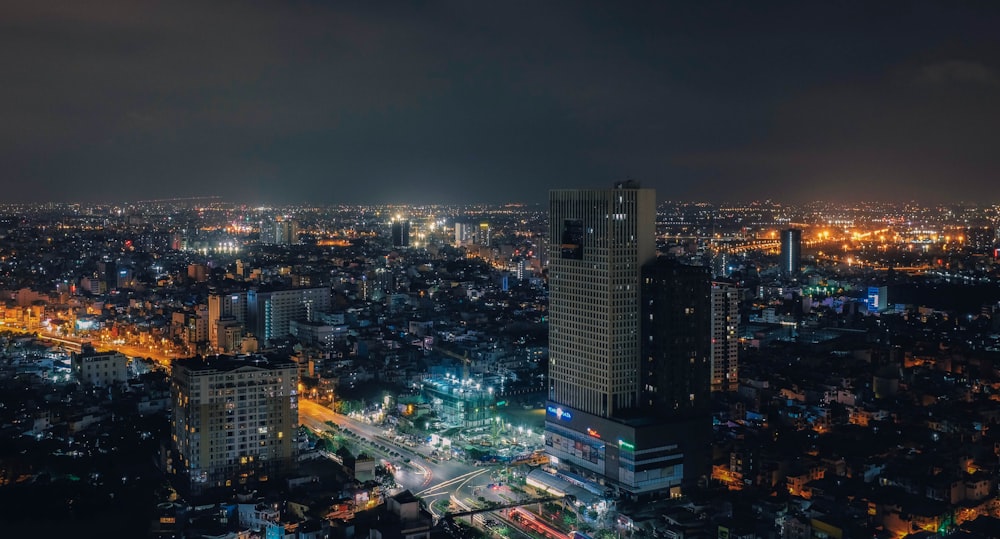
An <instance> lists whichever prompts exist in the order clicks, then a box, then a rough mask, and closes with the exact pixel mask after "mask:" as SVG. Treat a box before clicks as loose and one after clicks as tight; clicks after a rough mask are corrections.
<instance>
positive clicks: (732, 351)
mask: <svg viewBox="0 0 1000 539" xmlns="http://www.w3.org/2000/svg"><path fill="white" fill-rule="evenodd" d="M739 304H740V298H739V288H738V287H737V286H736V285H734V284H732V283H726V282H713V283H712V355H711V362H712V391H736V390H737V389H738V388H739V322H740V313H739Z"/></svg>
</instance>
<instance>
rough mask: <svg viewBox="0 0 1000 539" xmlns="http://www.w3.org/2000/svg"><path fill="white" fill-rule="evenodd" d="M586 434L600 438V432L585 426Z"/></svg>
mask: <svg viewBox="0 0 1000 539" xmlns="http://www.w3.org/2000/svg"><path fill="white" fill-rule="evenodd" d="M587 434H589V435H591V436H593V437H594V438H600V437H601V433H599V432H597V431H596V430H594V429H592V428H590V427H587Z"/></svg>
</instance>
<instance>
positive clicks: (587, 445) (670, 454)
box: [545, 182, 685, 498]
mask: <svg viewBox="0 0 1000 539" xmlns="http://www.w3.org/2000/svg"><path fill="white" fill-rule="evenodd" d="M655 206H656V194H655V191H653V190H652V189H641V188H639V186H638V184H636V183H635V182H622V183H618V184H616V185H615V187H614V188H612V189H594V190H556V191H552V192H551V193H550V195H549V246H550V248H549V387H548V402H547V404H546V418H545V444H546V452H547V453H548V454H549V455H550V456H551V457H552V459H553V462H555V463H557V464H558V465H559V466H560V467H561V468H565V469H569V470H570V471H573V472H575V473H578V474H581V475H583V476H585V477H589V478H591V479H592V480H596V481H598V482H601V483H603V484H605V485H606V486H607V487H608V488H611V489H613V490H617V491H618V492H619V493H621V494H622V495H625V496H629V497H633V498H637V497H640V496H647V495H654V494H655V495H661V494H664V493H668V492H669V493H670V494H679V493H680V487H681V483H682V479H683V477H684V450H685V447H684V446H683V445H682V444H681V443H679V440H680V439H681V438H682V437H683V436H684V432H683V431H684V429H683V427H681V426H680V425H679V424H673V425H671V424H669V423H667V422H666V419H665V417H664V415H663V414H659V413H655V412H653V411H652V410H651V409H650V407H649V406H647V405H645V404H644V402H643V398H642V397H643V394H644V392H643V387H642V380H643V378H644V376H643V364H644V360H643V346H642V339H643V332H642V330H643V327H644V325H643V323H642V321H641V317H642V314H643V312H644V310H643V302H644V300H645V298H643V297H642V288H643V278H642V277H643V266H645V265H646V264H649V263H651V262H653V260H654V259H655V256H656V254H655V253H656V248H655V240H654V224H655V217H656V210H655Z"/></svg>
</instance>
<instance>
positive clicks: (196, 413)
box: [171, 356, 299, 492]
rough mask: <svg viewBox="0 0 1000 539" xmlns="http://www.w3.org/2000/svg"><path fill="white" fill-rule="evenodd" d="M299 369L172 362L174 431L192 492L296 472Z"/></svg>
mask: <svg viewBox="0 0 1000 539" xmlns="http://www.w3.org/2000/svg"><path fill="white" fill-rule="evenodd" d="M297 390H298V371H297V369H296V366H295V363H294V362H292V361H290V360H287V359H284V360H274V359H264V358H262V357H252V358H248V359H234V358H231V357H226V356H214V357H210V358H208V359H201V358H191V359H182V360H179V361H176V362H174V365H173V369H172V372H171V397H172V400H173V407H174V409H173V416H172V419H171V430H172V434H173V439H174V440H175V444H176V446H175V448H176V450H177V452H178V455H179V462H178V465H177V466H176V469H177V471H179V472H180V473H182V474H184V475H185V476H186V479H187V480H188V485H189V487H190V489H191V491H193V492H200V491H202V490H205V489H208V488H214V487H229V486H234V485H238V484H248V483H255V482H259V481H267V480H271V479H276V478H278V477H280V476H281V475H284V474H285V473H288V472H289V471H291V470H292V469H293V466H294V463H295V454H296V446H295V443H294V439H295V431H296V428H297V427H298V422H299V413H298V394H297V393H298V391H297Z"/></svg>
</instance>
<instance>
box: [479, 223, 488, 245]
mask: <svg viewBox="0 0 1000 539" xmlns="http://www.w3.org/2000/svg"><path fill="white" fill-rule="evenodd" d="M476 243H477V244H479V245H482V246H483V247H489V246H490V223H489V222H488V221H483V222H481V223H479V230H477V231H476Z"/></svg>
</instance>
